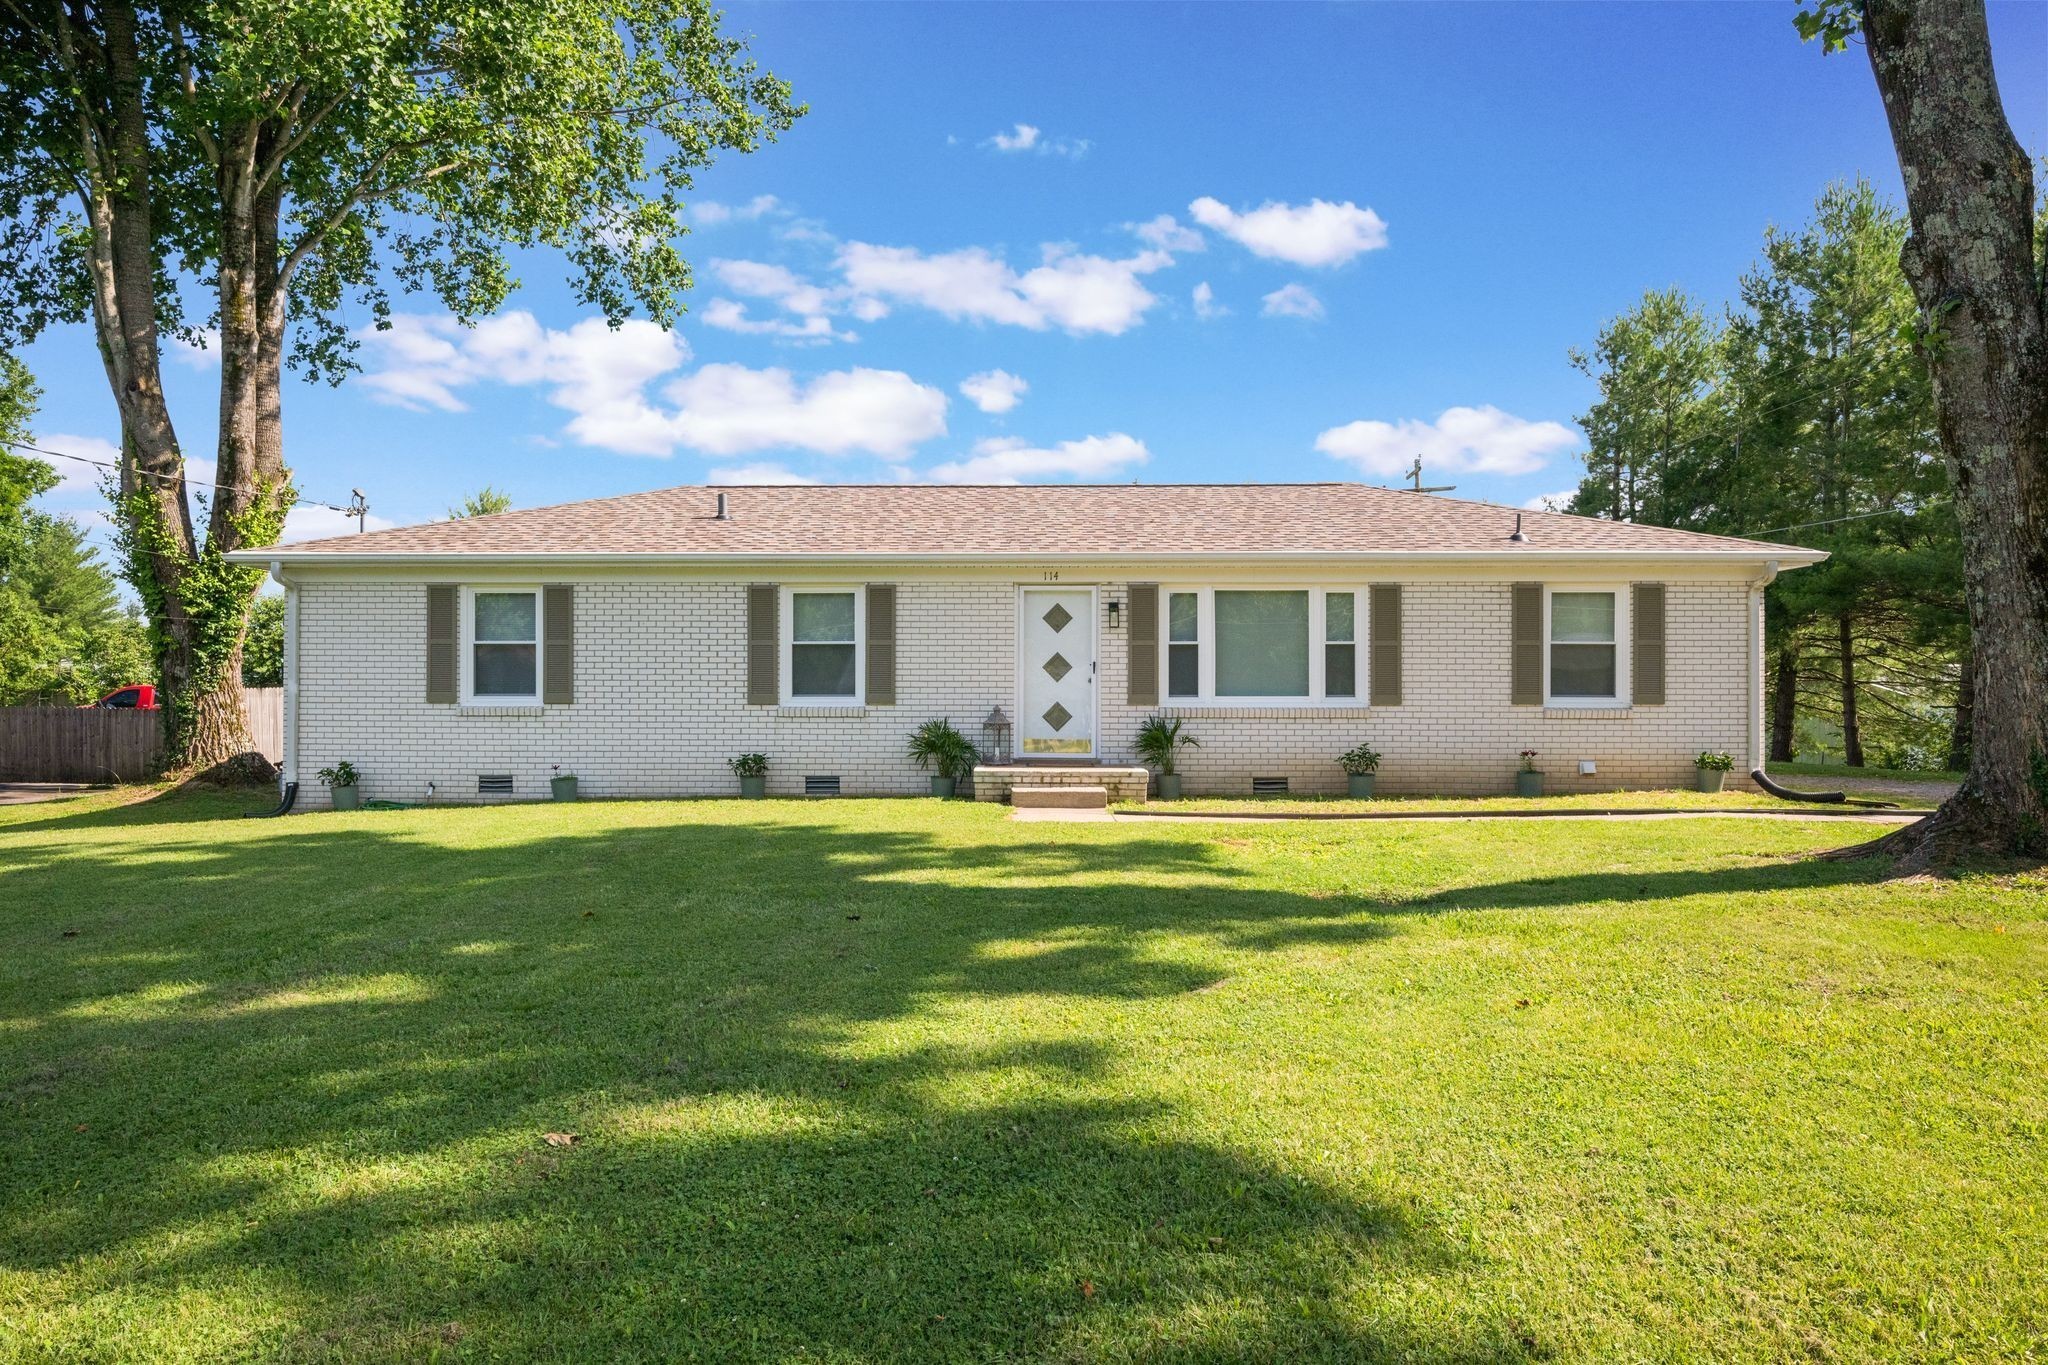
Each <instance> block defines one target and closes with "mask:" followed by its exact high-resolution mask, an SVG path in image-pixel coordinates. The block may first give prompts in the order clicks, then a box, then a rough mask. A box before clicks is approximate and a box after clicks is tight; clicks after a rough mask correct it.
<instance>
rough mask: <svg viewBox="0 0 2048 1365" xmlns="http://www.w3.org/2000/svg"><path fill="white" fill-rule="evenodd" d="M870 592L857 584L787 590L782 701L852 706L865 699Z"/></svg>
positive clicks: (800, 704) (783, 616)
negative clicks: (867, 618)
mask: <svg viewBox="0 0 2048 1365" xmlns="http://www.w3.org/2000/svg"><path fill="white" fill-rule="evenodd" d="M866 598H867V594H866V593H864V592H862V591H861V589H860V588H859V586H857V585H854V584H836V583H835V584H816V585H805V586H801V587H784V588H783V590H782V700H783V702H784V703H785V704H787V705H792V706H849V705H858V704H859V703H860V700H861V696H862V692H863V686H862V679H863V678H864V677H865V676H866V675H865V673H864V671H863V670H864V666H865V664H866V659H865V657H864V655H865V652H866V641H867V620H866V617H867V601H866Z"/></svg>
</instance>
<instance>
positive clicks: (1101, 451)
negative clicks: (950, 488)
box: [931, 431, 1151, 483]
mask: <svg viewBox="0 0 2048 1365" xmlns="http://www.w3.org/2000/svg"><path fill="white" fill-rule="evenodd" d="M1150 458H1151V452H1149V451H1147V450H1146V449H1145V443H1144V442H1143V441H1140V440H1138V439H1137V438H1136V437H1132V436H1126V435H1124V434H1123V433H1122V432H1120V431H1116V432H1111V433H1110V434H1109V435H1107V436H1086V437H1083V438H1082V439H1080V440H1078V441H1061V442H1060V443H1059V444H1058V445H1056V446H1053V447H1051V448H1049V449H1047V448H1044V447H1037V446H1033V445H1031V444H1030V443H1028V442H1026V441H1024V440H1022V439H1020V438H1017V437H1014V436H1001V437H992V438H990V439H988V440H986V441H977V442H976V443H975V445H974V448H973V451H972V454H971V456H970V458H968V459H965V460H954V461H949V462H948V463H946V464H942V465H937V466H934V467H933V469H932V471H931V477H932V480H933V481H934V482H937V483H1029V482H1034V481H1038V480H1044V479H1060V478H1069V479H1101V478H1105V477H1107V476H1109V475H1112V474H1116V473H1119V472H1121V471H1123V470H1126V469H1129V468H1130V467H1132V466H1134V465H1141V464H1143V463H1145V462H1146V461H1147V460H1149V459H1150Z"/></svg>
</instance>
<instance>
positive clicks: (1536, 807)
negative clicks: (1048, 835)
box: [1116, 787, 1940, 844]
mask: <svg viewBox="0 0 2048 1365" xmlns="http://www.w3.org/2000/svg"><path fill="white" fill-rule="evenodd" d="M1871 799H1875V800H1882V801H1885V802H1888V803H1890V804H1891V805H1894V806H1897V807H1898V808H1899V809H1900V810H1931V809H1932V808H1934V807H1935V806H1936V805H1939V804H1940V803H1939V802H1936V801H1930V800H1928V799H1926V798H1925V797H1911V796H1885V797H1878V798H1871ZM1116 808H1117V809H1118V810H1125V811H1131V812H1134V813H1148V812H1149V813H1151V814H1154V815H1159V814H1165V815H1173V814H1183V815H1186V814H1204V815H1215V814H1232V813H1243V814H1250V815H1265V816H1284V815H1306V816H1317V817H1321V816H1329V815H1401V814H1410V815H1509V814H1515V813H1517V812H1523V811H1534V812H1544V811H1549V812H1558V811H1567V812H1569V811H1582V812H1587V813H1592V812H1597V811H1731V810H1734V811H1739V810H1760V811H1769V812H1770V813H1771V814H1773V815H1798V814H1801V813H1802V807H1801V806H1800V804H1799V803H1797V802H1791V801H1785V800H1783V799H1781V798H1779V797H1776V796H1766V795H1765V794H1764V793H1762V792H1752V791H1732V790H1731V791H1719V792H1702V791H1694V790H1692V789H1690V788H1670V787H1660V788H1653V789H1645V790H1639V791H1611V792H1567V793H1562V794H1559V795H1556V796H1375V797H1372V798H1370V799H1365V798H1354V797H1348V796H1316V795H1293V796H1186V797H1182V798H1180V799H1179V800H1176V801H1160V800H1158V799H1157V798H1153V799H1151V800H1148V801H1122V802H1118V803H1116ZM1815 809H1816V808H1815V807H1812V806H1807V807H1804V813H1812V812H1813V811H1814V810H1815ZM1835 809H1837V810H1846V809H1847V808H1843V807H1837V808H1835ZM1815 818H1817V819H1828V818H1829V817H1828V816H1827V815H1825V814H1821V815H1817V816H1816V817H1815ZM1882 832H1883V831H1881V830H1868V829H1865V830H1860V831H1859V830H1858V829H1854V828H1852V829H1850V830H1849V831H1848V832H1847V833H1846V834H1844V835H1843V836H1842V837H1841V839H1840V841H1839V842H1841V843H1843V844H1852V843H1856V842H1858V838H1859V834H1860V836H1861V837H1862V838H1865V839H1869V838H1875V837H1876V836H1877V835H1878V834H1880V833H1882Z"/></svg>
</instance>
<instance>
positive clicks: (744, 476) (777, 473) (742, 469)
mask: <svg viewBox="0 0 2048 1365" xmlns="http://www.w3.org/2000/svg"><path fill="white" fill-rule="evenodd" d="M705 482H707V483H714V484H720V483H723V484H812V483H816V482H817V480H816V479H811V478H806V477H805V476H803V475H802V474H799V473H797V472H795V471H794V470H790V469H785V468H783V467H782V466H781V465H779V464H739V465H724V466H721V467H720V468H717V469H714V470H712V471H711V472H710V473H709V474H708V475H706V476H705Z"/></svg>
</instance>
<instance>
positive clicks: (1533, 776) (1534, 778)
mask: <svg viewBox="0 0 2048 1365" xmlns="http://www.w3.org/2000/svg"><path fill="white" fill-rule="evenodd" d="M1515 795H1517V796H1541V795H1543V774H1542V773H1516V774H1515Z"/></svg>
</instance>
